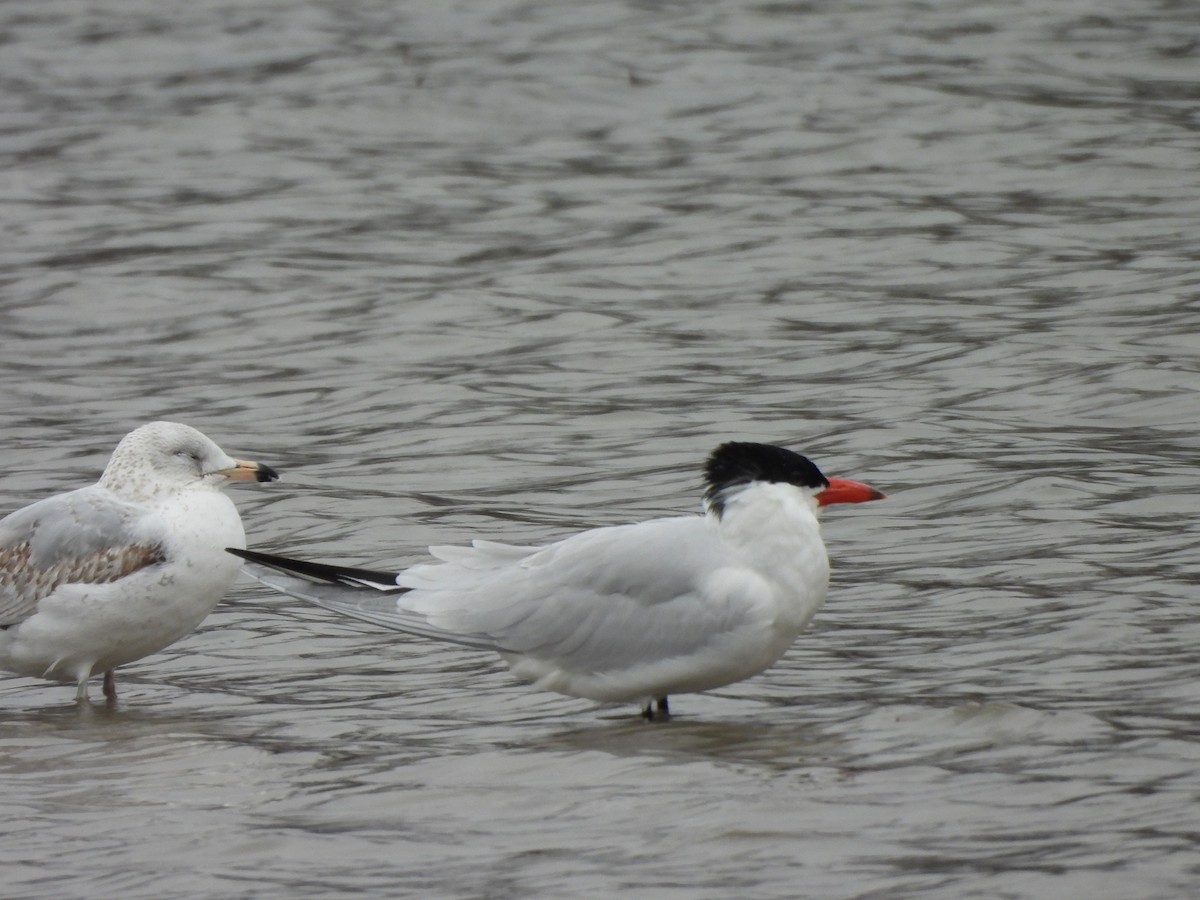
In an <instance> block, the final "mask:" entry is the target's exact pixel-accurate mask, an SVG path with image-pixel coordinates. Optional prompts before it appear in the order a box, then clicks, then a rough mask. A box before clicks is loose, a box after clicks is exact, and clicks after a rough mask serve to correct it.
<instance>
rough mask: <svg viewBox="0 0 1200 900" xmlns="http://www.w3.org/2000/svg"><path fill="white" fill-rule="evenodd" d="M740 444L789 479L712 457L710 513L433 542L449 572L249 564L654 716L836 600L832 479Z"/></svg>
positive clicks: (736, 671) (346, 605)
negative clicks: (822, 518) (828, 521)
mask: <svg viewBox="0 0 1200 900" xmlns="http://www.w3.org/2000/svg"><path fill="white" fill-rule="evenodd" d="M730 447H733V448H741V449H740V450H739V451H738V452H741V453H746V454H752V453H754V452H757V451H755V450H754V449H753V448H762V449H763V450H764V451H769V452H770V454H776V455H778V454H785V455H786V456H782V457H780V460H774V457H771V460H772V463H771V465H775V463H776V462H778V463H779V466H780V467H781V469H780V471H779V472H776V471H775V469H772V468H771V466H768V467H767V468H768V469H769V471H768V472H766V473H762V472H759V471H758V470H757V469H756V468H755V467H754V466H753V465H751V466H750V473H749V474H748V475H747V474H746V473H745V472H742V471H741V470H740V469H736V468H735V470H734V475H733V476H730V477H726V475H727V473H725V472H724V470H720V471H718V472H717V476H718V477H715V478H714V475H713V462H712V459H711V458H710V463H709V493H708V495H707V496H708V499H709V509H708V513H707V514H706V515H703V516H681V517H673V518H665V519H656V520H652V521H648V522H640V523H637V524H633V525H620V526H613V527H607V528H597V529H594V530H591V531H585V532H582V533H580V534H576V535H573V536H571V537H568V538H565V539H564V540H561V541H558V542H556V543H553V544H550V545H548V546H545V547H516V546H510V545H506V544H496V543H491V542H485V541H476V542H475V543H474V544H473V545H472V546H471V547H469V548H464V547H433V548H431V553H432V554H433V555H434V556H435V557H436V558H437V559H439V560H440V562H436V563H429V564H422V565H417V566H414V567H412V568H409V569H407V570H405V571H403V572H399V573H375V572H370V571H368V570H361V569H345V568H339V567H335V566H323V565H320V564H308V563H303V562H301V561H296V560H288V559H286V558H283V557H275V556H270V555H267V554H259V553H254V552H241V553H239V554H237V555H239V556H243V557H244V558H246V559H248V560H250V561H251V563H250V564H249V565H248V566H247V571H248V572H249V573H250V574H251V575H253V576H254V577H256V578H258V579H259V580H260V581H262V582H263V583H264V584H267V585H269V586H271V587H274V588H276V589H278V590H281V591H284V592H286V593H289V594H292V595H294V596H298V597H302V598H304V599H307V600H310V601H312V602H314V603H316V604H318V605H320V606H323V607H326V608H328V609H332V610H335V611H337V612H340V613H344V614H346V615H350V616H355V617H357V618H361V619H365V620H367V621H370V622H374V623H376V624H379V625H383V626H385V627H389V628H394V629H397V630H400V631H406V632H410V633H415V634H420V635H424V636H427V637H434V638H441V639H444V640H449V641H453V642H456V643H460V644H466V645H468V646H473V647H479V648H484V649H490V650H494V651H496V652H498V653H500V655H501V656H502V657H503V658H504V659H505V661H506V662H507V663H508V665H509V666H510V668H511V670H512V672H513V674H514V675H516V676H517V677H518V678H520V679H522V680H524V681H528V682H532V683H533V684H534V685H535V686H537V687H541V688H545V689H547V690H552V691H557V692H560V693H563V694H568V695H571V696H576V697H585V698H589V699H592V700H598V701H610V702H611V701H627V700H636V701H639V702H641V703H642V704H643V705H644V706H645V707H646V708H647V709H649V704H650V703H651V702H652V701H654V700H664V698H666V697H667V696H668V695H670V694H676V693H687V692H694V691H703V690H709V689H712V688H716V687H720V686H722V685H725V684H730V683H732V682H735V681H740V680H742V679H744V678H748V677H750V676H751V675H754V674H757V673H758V672H761V671H762V670H764V669H766V668H767V667H768V666H770V665H771V664H772V663H774V662H775V661H776V660H777V659H778V658H779V657H780V656H781V655H782V654H783V653H784V651H786V650H787V648H788V647H789V646H790V645H791V643H792V641H793V640H794V639H795V637H796V635H797V634H799V633H800V631H801V630H803V628H804V627H805V625H806V624H807V623H808V621H809V620H810V619H811V618H812V616H813V615H814V614H815V613H816V611H817V610H818V609H819V608H820V606H821V604H822V603H823V602H824V600H825V592H826V586H827V583H828V577H829V562H828V557H827V555H826V552H825V545H824V543H823V541H822V540H821V535H820V528H819V524H818V521H817V507H818V504H819V502H820V501H819V497H820V496H821V495H822V493H824V492H825V491H826V488H827V485H828V484H829V482H828V480H827V479H825V478H824V476H823V475H821V473H820V471H819V470H817V468H816V467H815V466H813V465H812V464H811V463H810V462H809V461H808V460H806V459H804V458H803V457H800V456H799V455H798V454H793V453H791V452H790V451H784V450H780V448H775V447H767V446H765V445H753V444H728V445H723V447H722V448H719V449H718V451H717V453H721V452H722V450H725V451H726V453H733V451H729V450H727V449H726V448H730ZM747 448H750V449H747ZM715 455H716V454H714V457H715ZM797 460H798V461H800V462H796V461H797ZM756 475H757V476H761V477H754V476H756ZM743 476H744V477H743ZM789 478H790V479H791V480H787V479H789ZM836 481H838V482H839V484H840V485H855V486H856V488H862V489H863V492H860V495H857V496H855V498H854V499H853V500H850V499H849V498H847V499H845V500H842V501H841V502H856V501H858V500H867V499H875V498H877V497H880V496H882V495H881V494H879V493H878V492H877V491H874V490H873V489H870V488H866V486H865V485H858V484H857V483H856V482H847V481H844V480H840V479H837V480H836ZM868 492H869V493H868ZM831 496H832V495H831ZM833 502H839V501H837V500H834V501H833ZM313 579H317V580H316V581H314V580H313ZM371 588H374V590H371ZM664 705H665V704H664Z"/></svg>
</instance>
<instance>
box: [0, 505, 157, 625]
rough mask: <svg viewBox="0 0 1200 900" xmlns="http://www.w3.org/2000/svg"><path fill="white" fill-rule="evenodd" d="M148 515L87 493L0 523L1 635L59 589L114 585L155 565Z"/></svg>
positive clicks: (35, 507)
mask: <svg viewBox="0 0 1200 900" xmlns="http://www.w3.org/2000/svg"><path fill="white" fill-rule="evenodd" d="M153 515H154V514H153V513H151V512H150V511H148V510H146V509H145V508H143V507H140V506H134V505H133V504H130V503H126V502H124V501H122V500H119V499H117V498H116V497H114V496H112V494H110V493H109V492H108V491H106V490H104V489H103V488H100V487H98V486H92V487H86V488H82V489H80V490H77V491H71V492H70V493H67V494H58V495H57V496H54V497H48V498H46V499H45V500H39V501H38V502H37V503H33V504H30V505H29V506H26V507H24V508H23V509H19V510H17V511H16V512H14V513H12V514H11V515H8V516H6V517H5V518H3V519H0V628H7V627H8V626H10V625H15V624H17V623H19V622H23V621H25V619H27V618H29V617H30V616H31V615H33V613H34V612H36V611H37V606H38V603H39V602H40V601H41V600H42V599H43V598H44V597H46V596H48V595H49V594H51V593H53V591H54V590H55V589H56V588H58V587H59V586H60V585H62V584H69V583H82V584H103V583H106V582H112V581H117V580H118V579H120V578H124V577H125V576H126V575H129V574H131V573H133V572H136V571H137V570H139V569H142V568H145V567H146V566H150V565H154V564H155V563H158V562H161V561H162V559H163V551H162V548H161V547H160V546H159V545H158V543H157V542H156V541H154V540H153V539H152V538H151V537H149V535H150V534H152V533H153V531H152V528H149V527H148V525H149V524H150V523H149V520H150V519H151V517H153Z"/></svg>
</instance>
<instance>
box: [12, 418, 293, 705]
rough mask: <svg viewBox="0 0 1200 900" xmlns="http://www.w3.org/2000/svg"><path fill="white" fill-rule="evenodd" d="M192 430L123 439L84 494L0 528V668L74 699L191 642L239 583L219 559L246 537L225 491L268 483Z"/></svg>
mask: <svg viewBox="0 0 1200 900" xmlns="http://www.w3.org/2000/svg"><path fill="white" fill-rule="evenodd" d="M278 477H279V476H278V475H276V474H275V472H274V471H273V470H272V469H271V468H270V467H268V466H264V465H261V464H259V463H254V462H246V461H244V460H238V459H233V458H231V457H229V456H228V455H226V453H225V451H223V450H222V449H221V448H220V447H218V446H217V445H216V444H214V443H213V442H212V441H210V440H209V439H208V438H207V437H205V436H204V435H203V434H201V433H200V432H199V431H197V430H196V429H194V428H189V427H188V426H187V425H178V424H176V423H174V422H152V423H150V424H149V425H143V426H142V427H140V428H138V429H136V430H134V431H132V432H130V433H129V434H127V435H126V436H125V437H124V439H122V440H121V442H120V443H119V444H118V445H117V449H116V450H115V451H113V455H112V458H111V459H110V460H109V462H108V466H107V467H106V468H105V470H104V474H103V475H101V476H100V481H99V482H98V483H96V484H93V485H91V486H89V487H85V488H80V489H79V490H75V491H70V492H69V493H65V494H57V495H55V496H53V497H48V498H46V499H45V500H39V501H38V502H36V503H33V504H30V505H29V506H26V507H25V508H23V509H19V510H17V511H16V512H14V513H12V514H10V515H8V516H6V517H5V518H3V519H0V669H5V670H7V671H10V672H16V673H19V674H22V675H32V676H35V677H41V678H49V679H54V680H57V681H73V682H75V683H76V684H77V685H78V688H77V690H76V694H75V696H76V699H77V700H79V701H86V700H87V683H88V678H90V677H91V676H92V675H93V674H94V673H97V672H103V673H104V696H105V697H107V698H108V700H109V702H113V701H115V700H116V696H117V686H116V685H117V681H116V675H115V670H116V668H117V666H121V665H124V664H125V663H129V662H133V661H134V660H136V659H141V658H142V657H143V656H149V655H150V654H151V653H155V652H157V651H158V650H161V649H162V648H163V647H166V646H167V645H168V644H171V643H173V642H175V641H177V640H179V638H181V637H183V636H184V635H186V634H188V633H189V632H191V631H192V630H193V629H195V627H196V626H197V625H199V624H200V622H201V621H203V619H204V617H205V616H207V615H208V614H209V613H210V612H211V611H212V609H213V607H214V606H216V605H217V603H218V602H220V600H221V598H222V597H223V596H224V595H225V593H226V591H228V590H229V588H230V587H231V586H232V584H233V582H234V579H235V578H236V577H237V571H238V563H237V562H236V561H235V560H233V559H231V558H230V556H229V555H228V554H227V553H225V552H224V548H225V547H227V546H230V545H233V546H237V547H244V546H245V545H246V536H245V533H244V532H243V531H242V520H241V518H240V517H239V516H238V512H237V508H236V507H235V506H234V505H233V502H232V501H231V500H230V499H229V498H228V497H226V496H225V495H224V494H223V493H221V491H220V488H221V487H222V486H224V485H226V484H228V483H229V482H231V481H274V480H275V479H276V478H278Z"/></svg>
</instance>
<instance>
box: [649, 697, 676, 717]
mask: <svg viewBox="0 0 1200 900" xmlns="http://www.w3.org/2000/svg"><path fill="white" fill-rule="evenodd" d="M656 709H657V711H656ZM642 718H643V719H645V720H646V721H647V722H653V721H654V720H655V719H669V718H671V708H670V707H669V706H667V698H666V697H659V698H658V702H657V703H647V704H646V705H645V706H643V707H642Z"/></svg>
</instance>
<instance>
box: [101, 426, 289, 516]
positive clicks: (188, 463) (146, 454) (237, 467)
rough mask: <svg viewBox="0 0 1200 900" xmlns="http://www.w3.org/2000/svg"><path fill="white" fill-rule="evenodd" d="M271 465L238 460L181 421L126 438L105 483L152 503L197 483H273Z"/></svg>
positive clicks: (146, 428) (144, 428)
mask: <svg viewBox="0 0 1200 900" xmlns="http://www.w3.org/2000/svg"><path fill="white" fill-rule="evenodd" d="M278 477H279V476H278V475H277V474H275V471H274V470H273V469H272V468H271V467H270V466H264V465H261V464H260V463H254V462H247V461H245V460H240V459H234V458H233V457H231V456H229V455H228V454H227V453H226V452H225V451H224V450H222V449H221V448H220V447H218V446H217V445H216V444H214V443H213V442H212V441H211V440H209V439H208V438H207V437H205V436H204V435H203V434H201V433H200V432H199V431H197V430H196V429H195V428H191V427H189V426H187V425H180V424H178V423H177V422H151V423H150V424H149V425H143V426H142V427H141V428H137V429H135V430H133V431H131V432H130V433H129V434H127V435H125V437H124V438H122V439H121V442H120V443H119V444H117V449H116V450H114V451H113V455H112V458H111V459H110V460H109V461H108V466H107V467H106V468H105V470H104V474H103V475H101V476H100V483H101V484H102V485H104V486H105V487H107V488H109V489H110V490H112V491H115V492H117V493H119V494H121V495H122V496H125V497H128V498H130V499H135V498H136V499H149V498H150V497H153V496H155V495H156V494H159V493H162V492H163V491H171V490H177V489H179V488H181V487H186V486H187V485H192V484H210V485H213V486H217V487H220V486H223V485H225V484H228V483H229V482H230V481H274V480H275V479H276V478H278Z"/></svg>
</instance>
